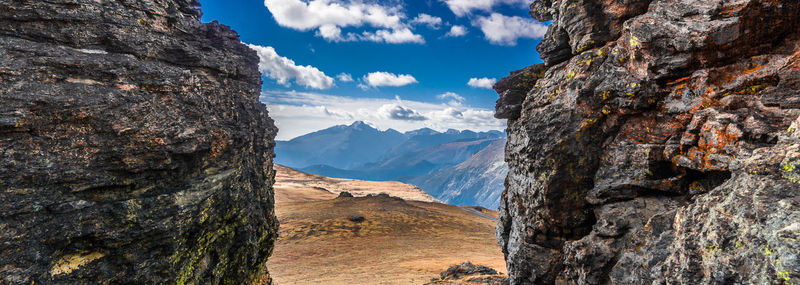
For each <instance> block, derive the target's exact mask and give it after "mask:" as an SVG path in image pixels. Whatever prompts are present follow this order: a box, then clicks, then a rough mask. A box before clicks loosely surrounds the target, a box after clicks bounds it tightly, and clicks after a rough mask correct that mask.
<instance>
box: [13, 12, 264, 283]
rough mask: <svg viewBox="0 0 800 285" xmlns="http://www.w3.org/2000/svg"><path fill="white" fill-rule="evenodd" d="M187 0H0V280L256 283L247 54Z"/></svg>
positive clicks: (251, 76)
mask: <svg viewBox="0 0 800 285" xmlns="http://www.w3.org/2000/svg"><path fill="white" fill-rule="evenodd" d="M198 5H199V4H198V3H197V2H196V1H192V0H137V1H129V0H121V1H90V0H52V1H17V0H0V204H2V207H0V283H3V284H34V283H35V284H40V283H42V284H63V283H87V284H101V283H112V284H161V283H178V284H219V283H224V284H240V283H247V282H262V283H268V282H269V281H268V279H269V277H268V274H267V272H266V268H265V262H266V260H267V257H268V256H269V255H270V254H271V251H272V245H273V241H274V240H275V237H276V233H277V227H278V223H277V221H276V219H275V216H274V211H273V204H274V203H273V193H272V183H273V181H274V176H275V175H274V171H273V168H272V158H273V153H272V149H273V147H274V142H273V138H274V136H275V134H276V132H277V129H276V128H275V126H274V124H273V121H272V120H271V119H270V118H269V117H268V115H267V111H266V108H265V106H264V105H263V104H261V103H260V102H259V101H258V96H259V93H260V87H261V79H260V75H259V72H258V70H257V65H258V57H257V55H256V53H255V52H254V51H252V50H250V49H249V48H247V47H246V46H245V45H243V44H242V43H241V42H240V41H239V38H238V35H237V34H236V33H235V32H234V31H232V30H230V29H229V28H228V27H226V26H223V25H220V24H217V23H208V24H203V23H201V22H200V15H201V13H200V11H199V10H198V9H197V6H198Z"/></svg>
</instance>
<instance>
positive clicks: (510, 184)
mask: <svg viewBox="0 0 800 285" xmlns="http://www.w3.org/2000/svg"><path fill="white" fill-rule="evenodd" d="M798 9H800V3H798V2H795V1H770V0H743V1H722V0H715V1H696V0H680V1H650V0H641V1H617V0H608V1H605V0H603V1H574V0H537V1H534V3H533V5H531V15H533V16H534V17H535V18H537V19H539V20H542V21H546V20H552V21H553V24H552V25H551V26H550V28H549V31H548V33H547V36H546V38H545V39H544V40H543V41H542V43H541V44H540V45H539V47H538V50H539V52H540V54H541V56H542V58H543V60H544V64H545V66H546V72H544V73H543V75H544V76H542V77H541V78H539V79H537V80H536V82H535V84H534V85H533V86H532V87H530V88H529V89H528V90H515V89H513V88H512V87H510V86H507V85H501V84H498V85H496V86H495V87H496V89H497V91H498V93H499V94H501V99H500V100H498V106H497V116H498V117H503V118H508V119H509V120H508V143H507V146H506V161H507V162H508V163H509V175H508V177H507V179H506V191H505V192H504V193H503V196H502V198H501V206H500V223H499V225H498V227H497V237H498V240H499V242H500V245H501V247H502V249H503V251H504V253H505V254H506V261H507V267H508V268H507V269H508V271H509V280H510V282H511V283H512V284H554V283H558V284H560V283H561V282H566V283H567V284H572V283H574V284H678V283H682V284H751V283H755V284H771V283H778V284H792V283H795V284H800V262H798V260H800V243H798V242H797V238H798V236H800V228H798V227H797V221H798V220H800V200H799V199H800V191H799V190H800V185H799V184H798V183H797V181H798V180H800V179H798V177H800V153H798V148H800V140H798V138H800V137H799V136H800V135H798V132H797V131H796V129H797V127H798V123H797V121H798V119H800V95H799V94H800V93H799V92H800V16H799V15H798V14H797V12H796V11H798ZM518 74H519V72H517V73H512V75H511V76H510V77H509V78H508V79H505V80H501V81H500V82H511V81H513V80H514V78H516V77H517V76H518ZM508 94H521V98H514V100H508V99H507V98H510V97H509V96H508ZM517 104H521V105H520V106H517Z"/></svg>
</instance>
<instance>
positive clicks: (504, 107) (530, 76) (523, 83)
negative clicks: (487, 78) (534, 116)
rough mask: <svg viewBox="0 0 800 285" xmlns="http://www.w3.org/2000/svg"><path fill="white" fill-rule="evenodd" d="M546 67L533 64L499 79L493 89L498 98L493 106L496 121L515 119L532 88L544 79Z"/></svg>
mask: <svg viewBox="0 0 800 285" xmlns="http://www.w3.org/2000/svg"><path fill="white" fill-rule="evenodd" d="M545 71H547V67H545V65H544V64H542V63H540V64H534V65H531V66H529V67H526V68H524V69H522V70H517V71H514V72H512V73H511V74H510V75H509V76H508V77H506V78H503V79H500V81H498V82H497V83H495V85H494V87H493V88H494V89H495V90H496V91H497V94H499V95H500V98H499V99H497V104H495V109H496V110H497V112H495V114H494V116H495V118H498V119H517V118H519V112H520V111H522V101H523V100H525V96H526V95H527V94H528V91H530V90H531V89H532V88H533V85H534V84H536V82H537V81H538V80H539V79H540V78H542V77H544V73H545Z"/></svg>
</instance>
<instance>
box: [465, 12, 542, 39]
mask: <svg viewBox="0 0 800 285" xmlns="http://www.w3.org/2000/svg"><path fill="white" fill-rule="evenodd" d="M474 24H475V25H476V26H479V27H480V28H481V31H483V35H484V37H485V38H486V39H487V40H489V42H491V43H493V44H498V45H509V46H513V45H516V44H517V39H519V38H529V39H539V38H542V37H544V35H545V33H547V26H545V25H544V24H541V23H538V22H536V21H534V20H533V19H528V18H522V17H518V16H513V17H508V16H504V15H501V14H498V13H492V15H491V16H489V17H478V18H477V19H476V20H475V22H474Z"/></svg>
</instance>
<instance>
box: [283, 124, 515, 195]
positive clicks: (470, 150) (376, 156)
mask: <svg viewBox="0 0 800 285" xmlns="http://www.w3.org/2000/svg"><path fill="white" fill-rule="evenodd" d="M500 141H502V142H500ZM504 141H505V133H503V132H500V131H488V132H474V131H470V130H464V131H458V130H452V129H451V130H447V131H445V132H439V131H436V130H433V129H430V128H422V129H418V130H413V131H408V132H405V133H401V132H398V131H396V130H393V129H388V130H385V131H381V130H378V129H377V128H375V127H373V126H370V125H369V124H367V123H364V122H361V121H356V122H354V123H352V124H350V125H339V126H334V127H330V128H327V129H324V130H320V131H316V132H313V133H309V134H306V135H303V136H300V137H297V138H295V139H292V140H289V141H278V142H277V146H276V147H275V153H276V158H275V161H276V162H277V163H279V164H283V165H286V166H288V167H292V168H295V169H299V170H301V171H304V172H308V173H313V174H318V175H324V176H328V177H335V178H348V179H360V180H372V181H404V182H409V183H412V184H415V185H417V186H419V187H420V188H422V189H423V190H425V191H427V192H428V193H431V195H434V196H437V195H442V197H445V198H446V199H447V200H443V201H445V202H448V203H453V204H456V205H463V206H473V205H478V206H483V207H486V208H496V207H497V203H498V201H497V200H498V197H499V193H500V192H502V187H503V184H502V179H500V180H499V183H498V179H497V175H501V174H502V176H503V177H504V176H505V172H503V170H504V169H505V168H501V169H500V170H499V171H495V172H492V171H490V168H492V166H493V165H494V164H496V163H497V162H498V161H499V162H500V164H502V166H505V165H504V163H503V161H502V147H500V148H499V149H500V152H499V153H498V152H497V151H496V149H497V147H496V146H497V145H498V144H499V145H503V144H504ZM490 146H493V148H492V149H493V150H494V151H490V150H486V149H487V148H489V147H490ZM479 154H480V155H479ZM476 155H479V156H478V157H476ZM492 155H493V156H492ZM468 161H469V162H470V163H467V164H465V162H468ZM484 164H490V165H484ZM470 175H473V176H470ZM451 176H454V177H455V176H457V177H461V178H459V179H457V180H453V179H449V178H451ZM470 178H471V179H470ZM417 183H419V184H417ZM437 183H440V184H437ZM455 183H464V185H463V187H462V185H457V184H455ZM423 185H424V186H423ZM444 187H448V188H447V189H445V188H444ZM498 189H499V190H498ZM495 192H496V193H495ZM481 193H482V194H481ZM437 198H439V197H437Z"/></svg>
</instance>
